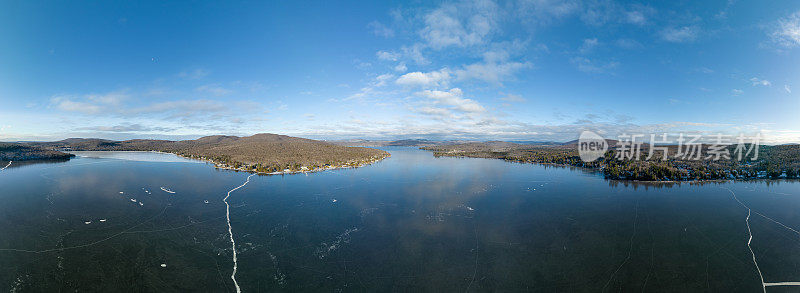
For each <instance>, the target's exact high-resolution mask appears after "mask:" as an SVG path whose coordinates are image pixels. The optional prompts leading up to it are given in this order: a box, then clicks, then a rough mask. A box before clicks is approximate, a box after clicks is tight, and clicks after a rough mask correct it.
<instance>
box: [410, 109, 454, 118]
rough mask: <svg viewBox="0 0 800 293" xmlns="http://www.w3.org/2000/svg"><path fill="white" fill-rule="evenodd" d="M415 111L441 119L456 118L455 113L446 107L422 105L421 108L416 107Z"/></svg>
mask: <svg viewBox="0 0 800 293" xmlns="http://www.w3.org/2000/svg"><path fill="white" fill-rule="evenodd" d="M415 112H417V113H420V114H425V115H428V116H434V117H438V118H439V119H444V118H454V116H453V113H452V112H450V110H448V109H445V108H438V107H430V106H425V107H420V108H419V109H416V110H415Z"/></svg>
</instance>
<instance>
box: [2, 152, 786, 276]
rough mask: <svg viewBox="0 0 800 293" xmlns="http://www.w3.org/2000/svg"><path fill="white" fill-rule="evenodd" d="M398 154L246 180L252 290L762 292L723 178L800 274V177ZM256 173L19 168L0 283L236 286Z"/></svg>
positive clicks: (105, 164)
mask: <svg viewBox="0 0 800 293" xmlns="http://www.w3.org/2000/svg"><path fill="white" fill-rule="evenodd" d="M387 150H389V151H390V152H391V153H392V157H390V158H389V159H387V160H384V161H382V162H379V163H376V164H374V165H371V166H368V167H364V168H359V169H343V170H334V171H327V172H320V173H313V174H309V175H304V174H297V175H279V176H254V177H252V178H251V181H250V183H248V185H247V186H245V187H243V188H241V189H239V190H237V191H236V192H235V193H233V194H232V196H231V197H230V198H229V202H230V204H231V227H232V232H233V234H234V237H235V239H236V245H237V252H238V253H239V254H238V262H239V264H238V272H237V281H238V283H239V284H240V286H241V287H242V289H243V291H335V290H339V291H390V290H391V291H395V290H396V291H406V290H408V291H411V290H413V291H421V290H425V291H521V290H528V291H603V290H605V291H619V290H626V291H630V290H638V291H642V290H669V291H688V290H692V291H699V290H709V291H723V290H726V291H733V290H760V289H759V288H761V284H760V281H759V279H758V275H757V273H756V271H755V266H754V265H753V262H752V259H751V255H750V252H749V250H748V247H747V240H748V234H747V227H746V226H745V217H746V216H747V210H745V209H743V208H742V207H741V206H740V205H739V204H738V203H737V202H736V201H735V200H734V199H733V198H732V197H731V194H730V193H729V192H728V191H727V190H725V189H722V188H720V187H725V188H729V189H731V190H732V191H734V192H735V193H736V195H737V196H738V198H739V199H740V200H742V201H743V202H744V203H746V204H747V206H748V207H750V208H751V209H752V211H753V212H754V213H753V217H751V218H750V219H749V224H750V226H751V229H752V231H753V240H752V247H753V249H754V252H755V255H756V256H757V258H758V264H759V266H760V267H761V270H762V271H763V273H764V278H765V280H767V281H771V282H780V281H792V280H800V273H798V272H797V271H796V270H795V269H794V268H795V266H796V265H797V264H800V253H799V252H800V251H798V249H800V245H798V244H799V243H798V240H800V237H797V235H796V234H793V232H791V231H790V230H788V229H786V228H785V227H781V226H780V225H777V224H775V222H773V221H771V220H769V219H772V220H774V221H777V222H780V223H781V224H783V225H785V226H786V227H800V217H798V216H797V213H796V212H795V211H796V210H797V208H798V207H800V201H799V200H798V198H797V196H796V195H797V194H798V191H799V190H800V186H799V185H798V184H797V183H796V182H790V181H786V182H725V183H722V182H707V183H702V184H698V183H680V184H678V183H659V184H637V183H633V182H625V181H606V180H604V179H603V178H602V176H601V175H600V174H597V173H592V172H583V171H576V170H573V169H570V168H560V167H553V166H537V165H528V164H513V163H508V162H503V161H499V160H490V159H465V158H446V157H441V158H434V157H433V156H432V155H431V154H430V153H428V152H424V151H419V150H415V149H411V148H388V149H387ZM7 171H8V170H7ZM247 175H248V174H246V173H238V172H232V171H225V170H217V169H214V168H211V167H210V166H206V165H203V164H186V163H175V162H161V161H158V160H155V161H141V160H139V161H131V160H116V159H108V158H88V157H81V158H76V159H74V160H72V161H70V162H67V163H63V164H61V165H58V166H57V167H56V166H45V165H30V166H25V167H24V168H17V169H13V170H12V171H11V172H6V173H2V174H0V190H2V191H0V200H3V203H4V204H3V205H0V235H3V236H2V237H0V263H2V264H3V266H0V288H20V289H28V290H34V291H37V290H38V291H56V290H118V289H124V290H141V291H175V290H179V291H180V290H187V291H227V290H231V289H232V288H233V283H232V281H231V279H230V274H231V271H232V260H231V256H232V255H231V253H232V250H231V248H230V241H229V239H228V231H227V224H226V222H225V204H224V203H223V202H222V198H223V197H224V196H225V194H226V192H227V191H229V190H231V189H232V188H234V187H236V186H239V185H241V184H242V183H243V182H244V181H245V178H246V177H247ZM159 187H166V188H168V189H170V190H172V191H175V192H176V193H175V194H169V193H166V192H163V191H161V190H160V189H159ZM132 199H135V200H136V202H133V201H131V200H132ZM138 203H143V204H144V205H139V204H138ZM755 212H758V213H760V214H762V215H764V216H765V217H769V219H768V218H765V217H761V216H759V214H756V213H755ZM100 219H106V221H105V222H100ZM89 221H91V223H90V224H87V223H86V222H89ZM87 244H88V245H87ZM9 249H23V250H26V251H34V252H33V253H30V252H20V251H13V250H9ZM37 251H39V252H38V253H36V252H37ZM41 251H47V252H41ZM161 264H165V265H166V267H162V266H161ZM99 279H102V280H106V281H103V282H97V280H99ZM131 288H133V289H131Z"/></svg>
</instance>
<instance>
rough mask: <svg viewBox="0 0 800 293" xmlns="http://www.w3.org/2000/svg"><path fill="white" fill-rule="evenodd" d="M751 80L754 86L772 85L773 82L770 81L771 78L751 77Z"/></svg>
mask: <svg viewBox="0 0 800 293" xmlns="http://www.w3.org/2000/svg"><path fill="white" fill-rule="evenodd" d="M750 82H751V83H752V84H753V86H759V85H760V86H772V83H771V82H769V80H766V79H759V78H757V77H753V78H751V79H750Z"/></svg>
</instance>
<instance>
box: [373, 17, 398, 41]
mask: <svg viewBox="0 0 800 293" xmlns="http://www.w3.org/2000/svg"><path fill="white" fill-rule="evenodd" d="M367 27H369V28H370V29H372V33H373V34H375V35H376V36H379V37H384V38H391V37H394V30H392V29H390V28H389V27H387V26H385V25H383V24H382V23H380V22H377V21H373V22H370V23H369V24H368V25H367Z"/></svg>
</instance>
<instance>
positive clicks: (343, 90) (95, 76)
mask: <svg viewBox="0 0 800 293" xmlns="http://www.w3.org/2000/svg"><path fill="white" fill-rule="evenodd" d="M798 65H800V2H797V1H770V2H769V3H764V2H761V1H703V2H702V3H699V2H694V1H663V2H662V3H655V4H654V3H637V2H614V1H559V0H528V1H499V2H494V1H484V0H481V1H447V2H428V1H423V2H416V1H412V2H401V1H392V2H380V3H379V2H378V1H358V2H355V1H353V2H341V3H331V2H330V1H324V2H323V1H320V2H305V3H295V2H293V1H281V2H262V1H256V2H234V1H226V2H222V3H211V2H188V1H186V2H185V3H183V2H182V3H167V4H163V3H149V2H146V1H141V2H133V3H129V2H112V1H98V2H92V3H86V2H84V3H80V4H74V3H70V2H66V1H53V2H45V1H41V2H39V1H2V2H0V140H6V141H8V140H51V139H62V138H66V137H102V138H112V139H127V138H170V139H181V138H195V137H199V136H203V135H211V134H234V135H249V134H254V133H260V132H271V133H280V134H288V135H297V136H303V137H310V138H322V139H337V138H368V139H396V138H431V139H480V140H488V139H503V140H542V141H544V140H556V141H566V140H570V139H574V138H576V137H577V136H578V134H579V133H580V131H582V130H594V131H597V132H599V133H601V134H603V135H604V136H607V137H613V136H616V135H618V134H622V133H645V134H649V133H662V132H669V133H678V132H690V133H704V134H707V133H716V132H725V133H731V134H734V133H740V132H744V133H756V132H759V133H761V135H762V136H763V137H764V138H765V139H764V140H765V141H767V142H773V143H783V142H800V115H797V113H798V110H800V66H798Z"/></svg>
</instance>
